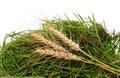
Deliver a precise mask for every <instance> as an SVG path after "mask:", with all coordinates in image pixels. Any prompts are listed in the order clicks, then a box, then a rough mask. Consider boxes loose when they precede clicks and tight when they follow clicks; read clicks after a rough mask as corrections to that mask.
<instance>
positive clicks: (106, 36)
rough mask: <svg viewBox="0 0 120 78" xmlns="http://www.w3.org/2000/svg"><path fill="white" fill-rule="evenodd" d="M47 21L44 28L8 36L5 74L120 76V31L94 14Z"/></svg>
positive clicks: (1, 59)
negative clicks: (111, 30)
mask: <svg viewBox="0 0 120 78" xmlns="http://www.w3.org/2000/svg"><path fill="white" fill-rule="evenodd" d="M76 18H77V19H78V21H74V20H70V19H69V18H68V17H67V19H66V20H64V19H56V18H55V19H53V20H44V21H43V22H44V23H43V29H41V30H33V31H22V32H19V33H14V32H13V33H10V34H8V35H6V37H5V39H4V42H3V45H2V47H1V52H0V75H1V76H41V77H55V78H81V77H84V78H89V77H90V78H91V77H97V78H100V77H105V78H115V77H119V76H120V53H119V52H120V34H119V33H117V34H115V32H112V33H108V31H107V30H106V29H105V26H103V25H102V24H99V23H97V22H96V20H95V19H94V17H92V18H91V17H88V19H87V20H84V19H83V18H82V17H81V16H80V15H79V14H78V15H76Z"/></svg>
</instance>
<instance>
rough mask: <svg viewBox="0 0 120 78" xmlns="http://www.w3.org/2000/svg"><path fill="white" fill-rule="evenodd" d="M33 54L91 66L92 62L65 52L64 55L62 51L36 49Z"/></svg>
mask: <svg viewBox="0 0 120 78" xmlns="http://www.w3.org/2000/svg"><path fill="white" fill-rule="evenodd" d="M34 53H39V54H40V55H49V56H51V57H55V58H59V59H66V60H74V61H82V62H84V63H89V64H93V62H90V61H86V60H85V59H84V58H82V57H80V56H77V55H75V54H72V53H69V52H66V53H65V52H62V51H60V52H58V51H54V50H52V49H45V50H41V49H37V50H36V51H34Z"/></svg>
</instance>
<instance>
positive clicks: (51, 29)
mask: <svg viewBox="0 0 120 78" xmlns="http://www.w3.org/2000/svg"><path fill="white" fill-rule="evenodd" d="M49 30H50V32H51V33H52V34H53V35H55V36H56V37H58V38H59V39H61V40H62V41H63V42H64V43H65V44H67V45H68V46H70V48H71V49H74V50H76V51H79V49H80V48H79V45H78V44H76V43H75V42H73V41H72V40H71V39H68V38H67V37H66V36H64V35H63V34H62V33H61V32H59V31H58V30H55V29H54V28H52V27H49Z"/></svg>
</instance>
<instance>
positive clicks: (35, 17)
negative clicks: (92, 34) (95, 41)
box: [0, 0, 120, 45]
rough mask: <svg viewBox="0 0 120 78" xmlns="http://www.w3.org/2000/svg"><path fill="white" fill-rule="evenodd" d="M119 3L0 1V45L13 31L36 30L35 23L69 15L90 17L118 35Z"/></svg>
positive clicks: (91, 0) (101, 0)
mask: <svg viewBox="0 0 120 78" xmlns="http://www.w3.org/2000/svg"><path fill="white" fill-rule="evenodd" d="M119 8H120V0H0V45H1V44H2V41H3V38H4V36H5V34H7V33H10V32H13V31H22V30H31V29H39V28H40V23H41V21H40V20H39V19H45V17H44V16H46V17H47V18H48V19H51V18H53V17H56V16H60V17H63V16H64V14H67V16H68V17H69V18H71V19H74V18H75V16H74V15H73V13H76V14H77V13H79V14H80V15H81V16H82V17H87V16H91V15H92V14H93V13H94V15H95V18H96V20H97V21H98V22H102V21H103V20H105V23H106V26H107V29H108V30H109V31H110V32H111V31H112V30H113V29H115V30H116V32H119V31H120V28H119V26H120V9H119Z"/></svg>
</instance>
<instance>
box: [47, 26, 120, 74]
mask: <svg viewBox="0 0 120 78" xmlns="http://www.w3.org/2000/svg"><path fill="white" fill-rule="evenodd" d="M48 29H49V30H50V32H51V33H52V34H53V35H55V36H56V37H58V38H59V39H61V40H62V41H63V42H64V43H66V44H67V45H68V46H70V47H71V49H74V50H77V51H80V52H82V53H83V54H84V55H86V56H88V57H89V58H91V59H93V60H95V61H96V62H98V65H99V64H101V65H103V66H104V67H106V68H108V69H110V70H111V71H112V70H114V71H117V72H120V70H117V69H115V68H112V67H110V66H108V65H106V64H105V63H103V62H101V61H99V60H98V59H96V58H94V57H92V56H90V55H89V54H87V53H86V52H85V51H83V50H81V49H80V47H79V45H78V44H77V43H75V42H73V41H72V40H70V39H68V38H67V37H66V36H64V35H63V34H62V33H61V32H59V31H58V30H55V29H54V28H52V27H49V28H48Z"/></svg>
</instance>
